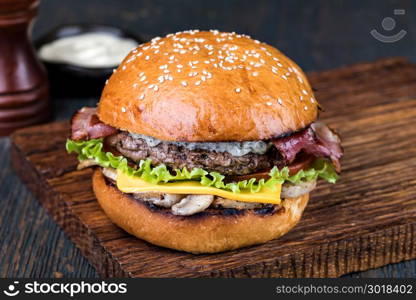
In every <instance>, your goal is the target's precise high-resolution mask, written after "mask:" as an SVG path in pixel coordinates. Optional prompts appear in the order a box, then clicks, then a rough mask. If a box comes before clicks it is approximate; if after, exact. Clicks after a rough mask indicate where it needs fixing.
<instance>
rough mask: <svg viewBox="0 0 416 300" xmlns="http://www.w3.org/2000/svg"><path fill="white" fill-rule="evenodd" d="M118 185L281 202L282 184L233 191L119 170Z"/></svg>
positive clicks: (138, 189)
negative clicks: (158, 180)
mask: <svg viewBox="0 0 416 300" xmlns="http://www.w3.org/2000/svg"><path fill="white" fill-rule="evenodd" d="M117 187H118V189H119V190H120V191H122V192H124V193H142V192H161V193H168V194H198V195H215V196H219V197H223V198H226V199H231V200H236V201H242V202H258V203H271V204H280V191H281V188H282V185H281V184H279V185H277V186H276V191H271V190H270V189H267V188H263V189H262V190H261V191H260V192H258V193H250V192H241V193H233V192H228V191H225V190H221V189H217V188H214V187H208V186H203V185H201V184H200V183H199V182H196V181H181V182H173V183H160V184H151V183H148V182H146V181H144V180H143V179H140V178H138V177H133V176H129V175H127V174H125V173H123V172H121V171H117Z"/></svg>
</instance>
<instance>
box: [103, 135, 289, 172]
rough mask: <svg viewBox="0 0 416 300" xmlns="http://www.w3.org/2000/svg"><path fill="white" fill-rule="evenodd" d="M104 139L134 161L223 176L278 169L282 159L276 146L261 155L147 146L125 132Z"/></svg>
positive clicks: (164, 145)
mask: <svg viewBox="0 0 416 300" xmlns="http://www.w3.org/2000/svg"><path fill="white" fill-rule="evenodd" d="M105 142H106V145H110V146H112V147H115V148H116V149H117V151H118V152H120V153H121V154H123V155H124V156H125V157H127V158H129V159H131V160H133V161H134V162H139V161H140V160H143V159H147V158H149V159H151V160H152V164H153V165H159V164H165V165H166V166H168V167H170V168H172V169H176V168H184V167H186V168H187V169H188V170H191V169H193V168H203V169H204V170H207V171H216V172H219V173H221V174H223V175H246V174H251V173H254V172H258V171H263V170H266V169H270V168H272V167H273V166H277V167H279V168H280V167H283V166H284V160H283V158H282V157H281V155H280V154H279V152H278V150H277V149H276V148H275V147H272V148H270V149H269V150H268V151H267V152H266V153H264V154H256V153H248V154H246V155H243V156H233V155H232V154H230V153H228V152H216V151H208V150H201V149H196V150H189V149H187V148H185V147H183V146H178V145H175V144H172V143H168V142H162V143H160V144H158V145H157V146H155V147H150V146H149V145H148V144H147V143H146V142H145V141H144V140H143V139H141V138H133V137H132V136H131V135H129V134H128V133H127V132H121V133H118V134H115V135H112V136H109V137H107V138H106V140H105Z"/></svg>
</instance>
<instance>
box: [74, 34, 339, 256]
mask: <svg viewBox="0 0 416 300" xmlns="http://www.w3.org/2000/svg"><path fill="white" fill-rule="evenodd" d="M318 111H319V105H318V102H317V100H316V98H315V96H314V94H313V90H312V88H311V86H310V85H309V83H308V80H307V78H306V76H305V74H304V73H303V72H302V70H301V69H300V68H299V67H298V66H297V65H296V64H295V63H294V62H293V61H292V60H290V59H289V58H288V57H286V56H285V55H283V54H282V53H281V52H279V51H278V50H277V49H275V48H274V47H272V46H270V45H267V44H265V43H261V42H259V41H257V40H253V39H251V38H250V37H249V36H247V35H242V34H236V33H225V32H219V31H216V30H211V31H198V30H192V31H184V32H178V33H176V34H169V35H167V36H166V37H163V38H160V37H156V38H154V39H152V40H151V41H150V42H148V43H146V44H142V45H139V46H138V47H137V48H135V49H133V50H132V51H131V52H130V53H129V54H128V56H127V57H126V58H125V59H124V60H123V62H122V63H121V65H120V66H119V67H118V68H117V70H115V71H114V73H113V74H112V76H111V77H110V78H109V80H108V81H107V83H106V85H105V88H104V90H103V92H102V95H101V99H100V101H99V103H98V107H97V108H93V107H84V108H82V109H80V110H79V111H78V112H77V113H76V114H75V115H74V116H73V118H72V121H71V123H72V125H71V131H72V132H71V138H70V139H68V140H67V144H66V148H67V151H68V152H69V153H72V152H74V153H77V154H78V159H79V161H80V163H79V165H78V168H86V167H94V169H95V170H94V172H93V176H92V186H93V190H94V193H95V195H96V198H97V200H98V202H99V204H100V206H101V207H102V209H103V211H104V212H105V214H106V215H107V216H108V217H109V218H110V219H111V220H112V222H113V223H115V224H116V225H118V226H119V227H121V228H123V229H124V230H125V231H127V232H129V233H130V234H132V235H134V236H136V237H138V238H140V239H143V240H145V241H147V242H149V243H152V244H155V245H159V246H162V247H167V248H171V249H176V250H181V251H186V252H191V253H214V252H221V251H226V250H232V249H237V248H241V247H246V246H250V245H254V244H260V243H265V242H267V241H269V240H272V239H275V238H278V237H280V236H282V235H284V234H285V233H287V232H288V231H289V230H290V229H291V228H293V227H294V226H295V225H296V223H297V222H298V221H299V219H300V218H301V215H302V212H303V210H304V209H305V206H306V205H307V203H308V200H309V193H310V192H311V191H312V190H313V189H314V188H315V187H316V183H317V180H318V179H323V180H325V181H327V182H330V183H335V181H336V180H337V178H338V173H339V172H340V169H341V166H340V158H341V156H342V148H341V146H340V139H339V137H338V136H337V134H335V133H334V131H332V130H331V129H329V128H328V127H327V126H326V125H325V124H324V123H322V122H319V121H317V117H318Z"/></svg>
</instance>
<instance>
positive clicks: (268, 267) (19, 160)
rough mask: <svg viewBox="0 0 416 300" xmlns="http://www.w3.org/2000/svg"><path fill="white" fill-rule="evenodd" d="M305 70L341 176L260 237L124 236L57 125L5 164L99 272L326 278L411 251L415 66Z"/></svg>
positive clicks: (39, 132) (18, 138) (23, 140)
mask: <svg viewBox="0 0 416 300" xmlns="http://www.w3.org/2000/svg"><path fill="white" fill-rule="evenodd" d="M309 77H310V80H311V83H312V85H313V87H314V88H315V89H317V92H316V95H317V98H318V99H319V100H320V103H321V104H322V105H323V106H324V108H325V112H324V113H322V114H321V117H322V119H323V120H324V121H325V122H327V123H328V124H330V125H331V126H332V127H333V128H335V129H336V130H337V131H338V132H339V133H340V135H341V136H342V139H343V146H344V149H345V157H344V159H343V173H342V177H341V180H340V181H339V183H337V184H336V185H331V184H327V183H323V182H321V183H320V185H319V187H318V188H317V190H316V191H314V193H313V196H312V199H311V200H310V203H309V205H308V207H307V209H306V211H305V213H304V215H303V218H302V220H301V221H300V223H299V224H298V225H297V226H296V227H295V228H294V229H293V230H292V231H291V232H290V233H288V234H287V235H285V236H284V237H282V238H280V239H278V240H274V241H271V242H269V243H266V244H264V245H259V246H254V247H249V248H245V249H240V250H236V251H231V252H227V253H220V254H211V255H192V254H187V253H182V252H176V251H171V250H168V249H164V248H159V247H157V246H153V245H150V244H148V243H146V242H143V241H141V240H139V239H136V238H134V237H132V236H130V235H128V234H127V233H125V232H124V231H122V230H121V229H119V228H117V227H116V226H114V225H113V224H112V223H111V222H110V220H109V219H108V218H107V217H106V216H105V215H104V213H103V211H102V210H101V209H100V207H99V205H98V203H97V201H96V200H95V198H94V194H93V192H92V190H91V180H90V177H91V173H92V171H91V170H88V169H87V170H82V171H76V165H77V161H76V159H75V157H74V156H73V155H71V156H70V155H67V154H66V152H65V149H64V144H65V139H66V137H67V134H68V131H69V126H68V124H67V123H52V124H47V125H43V126H36V127H31V128H27V129H23V130H20V131H17V132H16V133H15V134H14V135H13V136H12V141H13V146H12V158H13V166H14V168H15V170H16V172H17V173H18V174H19V175H20V177H21V178H22V180H24V181H25V182H26V183H27V184H28V186H29V187H30V189H31V190H32V191H33V192H34V193H35V194H36V195H37V197H38V199H39V201H40V202H41V203H42V205H43V206H44V207H45V208H46V209H47V210H48V211H49V212H50V214H51V215H52V216H53V218H54V219H55V220H56V222H57V223H58V224H59V225H60V226H61V227H62V228H63V229H64V230H65V232H66V233H67V235H68V236H69V237H70V238H71V239H72V241H73V242H74V243H75V244H76V245H77V247H78V248H79V249H80V250H81V251H82V253H83V254H84V255H85V256H86V257H87V258H88V259H89V260H90V262H91V264H92V265H93V266H94V267H95V268H96V269H97V271H98V272H99V273H100V274H101V275H102V276H105V277H107V276H130V277H282V276H283V277H327V276H330V277H333V276H340V275H342V274H345V273H349V272H353V271H360V270H366V269H369V268H375V267H379V266H382V265H385V264H388V263H394V262H399V261H402V260H407V259H412V258H416V238H415V236H416V176H415V173H416V100H415V99H416V66H415V65H413V64H410V63H409V62H407V61H406V60H404V59H400V58H392V59H385V60H381V61H377V62H375V63H364V64H358V65H354V66H349V67H344V68H340V69H336V70H331V71H325V72H316V73H310V74H309Z"/></svg>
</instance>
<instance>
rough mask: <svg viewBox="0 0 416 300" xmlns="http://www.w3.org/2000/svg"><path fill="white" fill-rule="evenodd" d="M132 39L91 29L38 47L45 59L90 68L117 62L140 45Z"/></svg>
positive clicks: (117, 63)
mask: <svg viewBox="0 0 416 300" xmlns="http://www.w3.org/2000/svg"><path fill="white" fill-rule="evenodd" d="M137 44H138V43H137V42H136V41H135V40H132V39H127V38H121V37H117V36H114V35H112V34H110V33H105V32H91V33H84V34H79V35H74V36H69V37H64V38H60V39H57V40H55V41H53V42H51V43H49V44H45V45H43V46H42V47H41V48H40V50H39V56H40V57H41V59H42V60H44V61H48V62H55V63H67V64H71V65H76V66H80V67H87V68H111V67H115V66H118V65H119V64H120V63H121V61H122V60H123V59H124V57H126V55H127V54H128V53H129V52H130V51H131V50H132V49H133V48H135V47H136V46H137Z"/></svg>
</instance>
